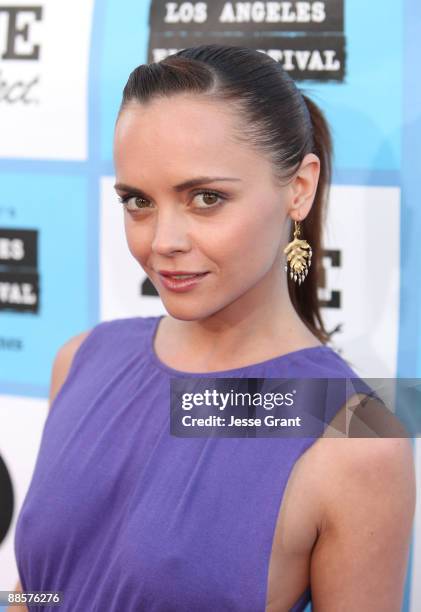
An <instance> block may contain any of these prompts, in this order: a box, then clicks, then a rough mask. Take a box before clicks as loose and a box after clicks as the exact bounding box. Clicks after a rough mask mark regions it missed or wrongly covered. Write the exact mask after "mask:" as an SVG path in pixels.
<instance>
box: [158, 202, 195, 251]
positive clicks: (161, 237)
mask: <svg viewBox="0 0 421 612" xmlns="http://www.w3.org/2000/svg"><path fill="white" fill-rule="evenodd" d="M155 219H156V220H155V226H154V233H153V239H152V244H151V250H152V251H153V252H154V253H156V254H158V255H171V254H172V253H173V252H176V251H188V250H189V249H190V246H191V240H190V238H189V236H188V231H187V230H188V228H187V227H186V226H187V219H186V217H185V215H183V214H182V213H181V212H178V211H177V210H175V207H174V208H173V207H168V208H167V209H166V210H164V209H161V210H160V211H159V212H158V213H157V215H156V217H155Z"/></svg>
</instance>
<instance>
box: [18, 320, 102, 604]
mask: <svg viewBox="0 0 421 612" xmlns="http://www.w3.org/2000/svg"><path fill="white" fill-rule="evenodd" d="M90 331H91V330H88V331H87V332H82V333H81V334H78V335H77V336H73V337H72V338H70V340H68V341H67V342H66V343H65V344H63V346H61V347H60V348H59V350H58V351H57V354H56V356H55V359H54V362H53V367H52V372H51V381H50V391H49V408H51V405H52V403H53V400H54V398H55V397H56V395H57V393H58V392H59V391H60V389H61V387H62V385H63V384H64V381H65V380H66V378H67V375H68V373H69V370H70V366H71V365H72V361H73V357H74V355H75V353H76V351H77V350H78V348H79V346H80V345H81V343H82V342H83V340H84V339H85V338H86V336H87V335H88V334H89V333H90ZM14 590H15V591H20V592H22V585H21V583H20V580H18V582H17V584H16V586H15V589H14ZM24 611H28V608H27V607H26V606H9V607H8V608H7V610H6V612H24Z"/></svg>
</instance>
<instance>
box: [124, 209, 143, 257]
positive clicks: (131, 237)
mask: <svg viewBox="0 0 421 612" xmlns="http://www.w3.org/2000/svg"><path fill="white" fill-rule="evenodd" d="M124 231H125V234H126V241H127V246H128V248H129V251H130V253H131V254H132V256H133V257H134V258H135V259H136V260H137V261H139V262H141V263H144V262H145V261H146V258H147V249H148V240H147V235H146V232H145V231H144V229H143V230H142V228H140V227H139V225H138V224H136V223H133V220H132V219H130V216H129V215H128V214H125V216H124Z"/></svg>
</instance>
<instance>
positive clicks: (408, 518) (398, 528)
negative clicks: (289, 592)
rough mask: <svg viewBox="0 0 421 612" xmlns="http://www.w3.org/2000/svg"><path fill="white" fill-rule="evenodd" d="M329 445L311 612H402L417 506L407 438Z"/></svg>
mask: <svg viewBox="0 0 421 612" xmlns="http://www.w3.org/2000/svg"><path fill="white" fill-rule="evenodd" d="M324 442H325V447H324V450H323V453H322V459H321V460H322V461H323V470H324V474H325V475H326V480H325V484H324V485H323V493H322V494H323V507H324V512H323V521H322V522H323V524H321V525H320V535H319V537H318V540H317V542H316V544H315V547H314V550H313V554H312V557H311V568H310V573H311V590H312V605H313V610H314V612H354V611H355V612H371V611H372V610H376V612H400V611H401V606H402V599H403V589H404V582H405V575H406V569H407V562H408V554H409V546H410V538H411V529H412V523H413V518H414V512H415V498H416V489H415V467H414V459H413V451H412V447H411V444H410V442H409V441H408V439H406V438H349V439H339V440H338V439H333V440H326V441H324Z"/></svg>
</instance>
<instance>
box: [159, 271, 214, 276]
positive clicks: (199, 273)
mask: <svg viewBox="0 0 421 612" xmlns="http://www.w3.org/2000/svg"><path fill="white" fill-rule="evenodd" d="M159 274H161V276H167V277H170V278H173V277H176V276H186V277H193V276H203V275H204V274H207V272H185V271H180V272H168V271H167V270H159Z"/></svg>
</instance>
